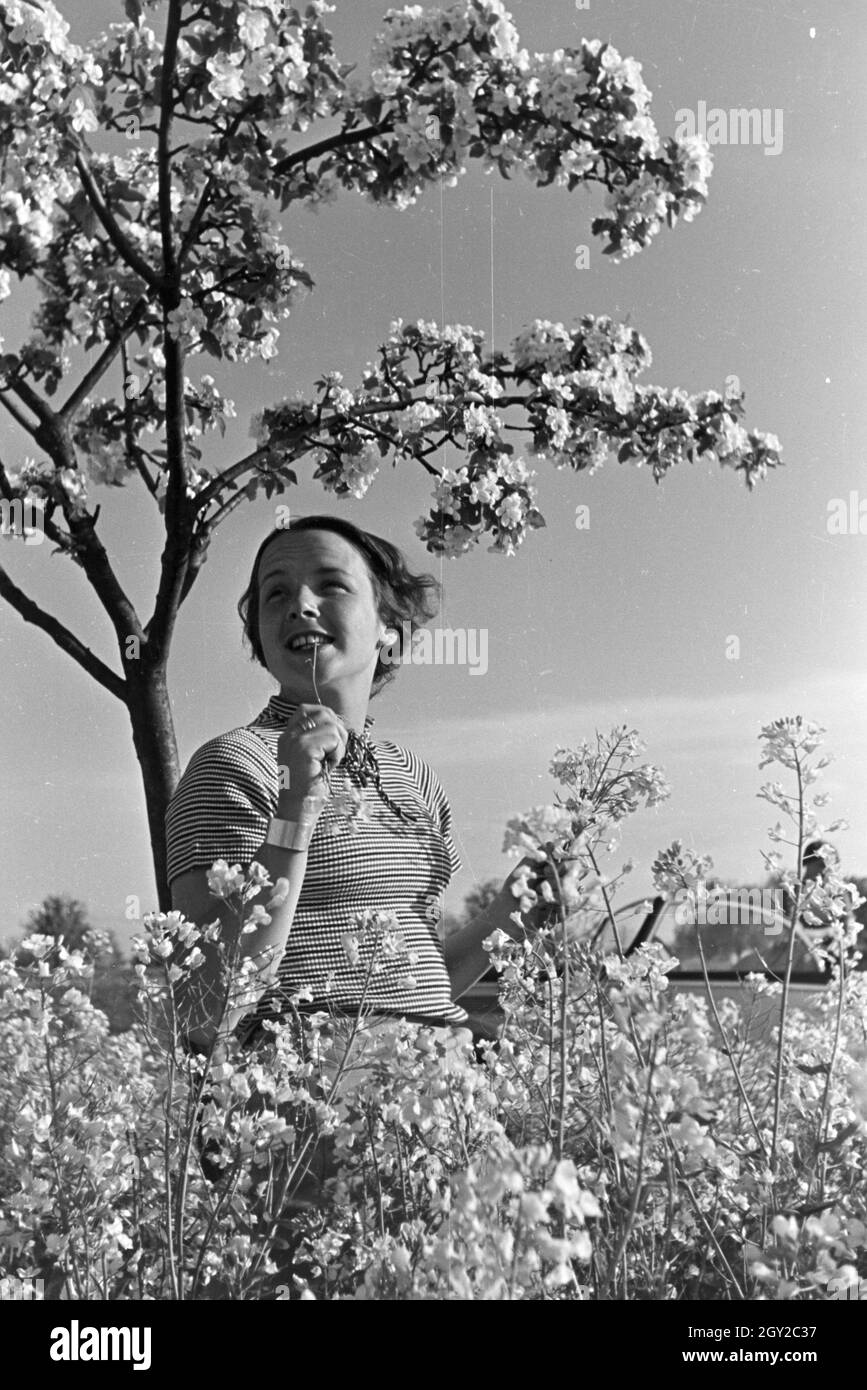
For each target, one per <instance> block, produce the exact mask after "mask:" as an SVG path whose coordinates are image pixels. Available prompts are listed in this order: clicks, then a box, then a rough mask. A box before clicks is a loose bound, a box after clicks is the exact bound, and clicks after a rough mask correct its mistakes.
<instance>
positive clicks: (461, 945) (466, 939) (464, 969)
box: [443, 858, 559, 1000]
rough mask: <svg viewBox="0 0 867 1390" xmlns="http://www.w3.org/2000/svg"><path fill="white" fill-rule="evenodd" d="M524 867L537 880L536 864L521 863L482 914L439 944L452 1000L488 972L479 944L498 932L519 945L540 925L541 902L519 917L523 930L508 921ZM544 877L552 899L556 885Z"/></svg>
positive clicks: (486, 954) (488, 963)
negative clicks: (450, 987)
mask: <svg viewBox="0 0 867 1390" xmlns="http://www.w3.org/2000/svg"><path fill="white" fill-rule="evenodd" d="M527 866H530V867H531V868H532V869H534V870H535V871H536V873H537V876H539V877H541V874H540V873H539V865H538V864H536V863H534V861H533V860H531V859H529V858H528V859H522V860H521V863H520V864H518V866H517V867H516V868H515V869H514V870H513V871H512V873H510V874H509V877H508V878H507V879H506V881H505V883H504V884H503V886H502V888H501V889H500V891H499V893H498V894H497V896H496V898H494V900H493V902H491V903H490V904H489V905H488V907H486V908H485V909H484V911H483V912H480V913H478V915H477V916H475V917H474V918H473V920H472V922H470V923H469V925H468V926H466V927H462V928H461V929H460V931H456V932H452V934H451V935H450V936H447V937H446V939H445V941H444V943H443V955H444V957H445V963H446V969H447V970H448V972H449V979H450V980H451V985H452V998H453V999H455V1000H458V999H460V997H461V995H462V994H466V992H467V990H468V989H472V987H473V985H474V984H476V983H477V981H478V980H480V979H481V978H482V976H483V975H487V973H488V971H489V970H490V968H491V957H490V954H489V952H488V951H486V950H485V949H484V947H483V946H482V942H483V941H485V940H486V939H487V937H489V936H490V935H491V934H492V933H493V932H495V931H496V930H497V929H498V928H499V930H500V931H503V932H505V933H506V935H507V936H510V937H511V938H512V940H513V941H523V940H524V938H525V936H528V935H531V934H533V932H535V931H537V930H538V929H539V927H540V926H541V925H542V921H541V918H542V916H543V915H544V913H545V912H546V910H547V905H546V904H544V903H542V902H539V903H537V904H536V906H534V907H533V908H531V910H530V911H529V912H525V913H522V917H523V920H524V922H525V923H526V929H525V928H523V927H519V926H518V924H517V923H516V922H513V921H512V916H511V914H512V913H513V912H517V911H518V905H519V898H517V897H516V896H515V894H514V893H513V892H512V885H513V883H514V882H515V880H516V879H517V878H518V877H519V875H520V874H521V873H522V870H524V869H525V868H526V867H527ZM544 877H545V879H546V880H547V882H548V883H549V884H550V885H551V888H552V891H553V893H554V895H555V897H556V896H557V894H558V887H559V885H558V884H557V882H556V876H555V875H554V874H553V871H552V870H550V869H547V868H546V872H545V875H544Z"/></svg>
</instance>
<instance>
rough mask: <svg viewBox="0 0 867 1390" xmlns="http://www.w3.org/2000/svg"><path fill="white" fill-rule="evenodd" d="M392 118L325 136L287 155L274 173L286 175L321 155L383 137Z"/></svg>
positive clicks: (276, 166) (276, 165)
mask: <svg viewBox="0 0 867 1390" xmlns="http://www.w3.org/2000/svg"><path fill="white" fill-rule="evenodd" d="M392 120H393V118H389V119H388V120H387V121H383V123H382V125H378V126H376V125H368V126H363V127H362V128H361V129H360V130H343V131H341V133H340V134H339V135H329V136H326V138H325V139H324V140H318V141H317V142H316V144H314V145H308V146H307V147H306V149H303V150H298V151H297V153H296V154H287V155H286V157H285V158H284V159H281V160H280V162H279V163H278V164H275V165H274V173H275V174H277V175H278V176H280V175H282V174H288V172H289V170H290V169H292V168H294V167H295V165H296V164H306V163H307V161H308V160H310V159H317V158H318V157H319V155H321V154H330V152H331V151H332V150H340V149H345V148H346V147H347V146H348V145H358V144H361V143H362V142H363V141H365V140H370V139H371V137H372V136H374V135H385V134H387V132H388V131H389V130H390V129H391V126H392Z"/></svg>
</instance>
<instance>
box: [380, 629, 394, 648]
mask: <svg viewBox="0 0 867 1390" xmlns="http://www.w3.org/2000/svg"><path fill="white" fill-rule="evenodd" d="M397 639H398V633H396V632H395V630H394V628H393V627H385V628H383V629H382V635H381V637H380V639H379V645H380V646H381V647H390V646H391V644H392V642H396V641H397Z"/></svg>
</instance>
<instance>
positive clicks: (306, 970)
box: [166, 516, 534, 1047]
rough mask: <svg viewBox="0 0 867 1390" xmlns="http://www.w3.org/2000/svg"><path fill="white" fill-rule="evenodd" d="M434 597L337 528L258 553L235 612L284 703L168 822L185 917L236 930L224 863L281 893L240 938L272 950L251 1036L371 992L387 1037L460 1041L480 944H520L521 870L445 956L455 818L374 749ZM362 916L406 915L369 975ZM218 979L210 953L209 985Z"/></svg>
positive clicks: (361, 539)
mask: <svg viewBox="0 0 867 1390" xmlns="http://www.w3.org/2000/svg"><path fill="white" fill-rule="evenodd" d="M437 589H438V585H437V584H436V581H435V580H434V579H433V578H432V576H430V575H416V574H412V573H411V572H410V571H409V569H408V568H407V565H406V562H405V560H404V557H403V556H402V555H401V553H400V551H398V550H397V549H396V548H395V547H394V546H393V545H391V544H390V543H389V542H387V541H384V540H381V539H380V538H379V537H377V536H373V535H370V534H368V533H367V532H364V531H361V530H359V529H358V528H357V527H355V526H353V525H352V524H351V523H350V522H348V521H344V520H342V519H338V518H334V517H328V516H312V517H306V518H302V519H298V520H295V521H293V522H292V523H291V524H290V525H289V526H288V527H286V528H284V529H281V530H276V531H274V532H272V534H271V535H269V536H268V537H267V538H266V539H265V541H264V542H263V543H262V545H261V546H260V547H259V551H258V553H257V555H256V557H255V560H254V562H253V571H252V575H251V578H250V583H249V585H248V587H247V590H246V592H245V593H244V595H243V597H242V599H241V602H240V604H239V611H240V614H241V617H242V620H243V623H244V631H245V635H246V637H247V639H248V641H249V643H250V646H251V647H252V651H253V655H254V657H255V658H256V659H257V660H258V661H259V662H260V664H261V665H263V666H264V667H265V668H266V669H267V670H268V671H269V673H270V674H271V675H272V676H273V678H274V680H275V681H276V682H277V684H278V686H279V691H278V692H277V693H276V694H275V695H274V696H273V698H272V699H271V700H270V701H269V703H268V705H267V706H266V708H265V709H264V710H263V711H262V712H261V714H259V715H258V716H257V717H256V718H255V719H254V720H252V722H251V723H250V724H247V725H246V726H244V727H241V728H237V729H233V730H232V731H231V732H229V733H226V734H222V735H221V736H220V737H218V738H214V739H211V740H210V742H208V743H206V744H205V745H204V746H203V747H202V748H200V749H199V750H198V752H197V753H196V754H195V755H194V757H193V758H192V760H191V762H190V764H189V766H188V768H187V770H186V772H185V773H184V775H183V777H182V778H181V781H180V783H179V785H178V788H177V791H176V793H175V795H174V797H173V799H172V802H171V805H170V807H169V810H168V814H167V821H166V825H167V835H168V860H169V878H170V881H171V888H172V900H173V905H174V907H175V908H176V909H178V910H180V911H181V912H183V913H184V914H185V915H186V916H187V917H188V918H190V919H191V920H192V921H195V922H196V923H198V924H200V925H201V924H204V923H207V922H211V921H213V920H214V918H215V917H216V916H217V915H218V913H219V915H220V916H221V919H222V920H223V923H224V928H223V929H224V932H231V931H233V930H234V931H235V932H237V929H238V928H237V922H236V921H235V919H234V918H233V917H232V916H231V915H230V914H229V913H228V912H227V910H226V905H225V903H223V902H221V901H220V900H218V899H216V898H215V897H213V896H212V895H211V893H210V891H209V888H208V879H207V870H208V869H209V868H210V867H211V865H212V863H213V862H214V861H215V860H216V859H226V860H228V862H229V864H230V865H231V864H234V863H240V864H242V865H244V866H245V867H246V866H247V865H249V864H250V863H251V862H252V861H254V860H256V861H258V862H259V863H260V864H262V865H263V866H264V867H265V869H266V870H267V871H268V874H269V877H270V879H271V882H272V884H273V885H275V887H271V888H266V889H264V890H263V891H262V892H261V893H260V895H259V898H258V899H256V900H254V901H256V902H260V903H261V905H262V906H263V907H264V908H265V909H266V911H267V912H268V914H269V915H270V919H271V920H270V922H269V923H268V924H267V925H264V926H260V927H259V928H258V930H257V931H256V932H254V933H251V934H248V935H245V936H244V937H243V938H242V950H243V952H244V953H245V954H246V955H249V956H252V957H254V958H255V959H256V960H257V961H258V959H259V958H260V956H261V953H263V952H267V950H268V948H275V951H274V952H272V955H274V956H275V959H274V960H273V961H272V962H271V964H270V965H268V966H267V967H265V968H262V969H261V973H260V978H259V986H260V988H259V991H258V992H259V1004H258V1006H257V1008H256V1010H255V1013H254V1014H251V1013H249V1012H248V1013H247V1014H246V1017H245V1020H244V1027H246V1028H249V1029H251V1030H252V1029H254V1028H255V1026H256V1023H257V1021H258V1020H261V1019H262V1018H265V1017H280V1016H281V1015H282V1014H283V1012H284V1009H285V1008H286V1004H287V1001H288V1000H289V999H290V998H293V997H297V996H298V994H299V993H300V992H302V991H305V992H306V993H307V995H308V996H309V997H308V999H307V1001H306V1002H304V1003H303V1004H302V1007H304V1008H309V1009H324V1010H326V1011H327V1012H329V1013H336V1014H350V1015H351V1014H352V1013H357V1012H358V1009H359V1005H360V1004H361V1003H362V996H363V995H364V1005H363V1007H364V1012H365V1014H373V1015H375V1016H376V1017H375V1021H377V1022H379V1023H380V1024H388V1023H389V1022H392V1023H393V1022H394V1021H396V1020H399V1019H407V1020H409V1021H411V1022H417V1023H421V1024H425V1025H428V1026H430V1027H432V1028H434V1029H437V1030H439V1031H440V1033H441V1035H442V1036H443V1037H444V1038H449V1037H451V1038H455V1039H457V1040H458V1041H460V1042H464V1041H466V1040H468V1038H469V1034H468V1033H467V1032H466V1029H465V1027H463V1025H465V1023H466V1018H467V1016H466V1013H465V1012H464V1010H463V1009H462V1008H461V1005H460V997H461V995H462V994H463V993H464V992H465V991H466V990H467V989H469V988H470V986H471V985H473V984H474V983H475V982H476V981H477V980H478V979H479V978H480V977H481V976H482V975H483V974H485V973H486V971H487V969H488V967H489V961H488V956H487V953H486V952H485V951H484V949H483V948H482V941H483V940H484V939H485V938H486V937H487V936H489V935H490V934H491V932H492V931H494V930H495V929H496V928H497V927H499V928H501V929H502V930H503V931H505V932H507V933H508V934H509V935H510V936H513V937H519V936H521V935H522V930H521V928H520V927H519V926H517V925H516V923H515V922H514V921H513V920H512V917H511V914H512V913H514V912H515V910H516V908H517V906H518V903H517V901H516V897H515V895H514V893H513V891H512V885H513V882H514V880H515V877H516V875H517V873H518V872H519V869H520V866H519V869H516V870H515V871H514V873H513V874H511V875H510V876H509V878H508V879H507V880H506V882H505V884H504V885H503V888H502V889H501V891H500V894H499V896H498V897H497V898H496V899H495V900H494V902H493V903H492V904H491V905H490V906H489V907H488V908H487V909H486V910H485V912H484V913H482V914H480V915H479V916H478V917H477V918H476V919H475V920H474V921H473V922H472V923H470V924H469V925H468V926H466V927H464V928H463V929H462V930H460V931H458V932H457V933H455V934H454V935H452V936H450V937H449V938H448V939H447V940H446V941H445V942H444V943H442V942H441V941H440V939H439V936H438V932H437V925H436V922H437V916H438V903H439V900H440V898H441V895H442V892H443V890H444V889H445V887H446V886H447V884H448V882H449V879H450V878H451V876H452V874H453V872H454V871H455V870H457V869H458V868H459V867H460V859H459V857H458V854H457V851H456V849H455V846H454V843H453V840H452V829H451V811H450V807H449V803H448V801H447V799H446V796H445V794H444V792H443V789H442V787H441V786H440V783H439V780H438V779H437V777H436V775H435V773H434V772H433V771H432V770H431V768H430V767H428V765H427V764H426V763H425V762H423V761H422V759H421V758H419V757H418V756H416V754H414V753H413V752H411V751H410V750H409V749H405V748H401V747H398V745H396V744H394V743H392V742H389V741H388V740H385V739H374V737H373V734H372V725H373V720H372V719H371V718H370V717H369V716H368V713H367V709H368V703H369V701H370V699H371V696H372V695H375V694H376V693H377V692H378V691H379V690H380V689H381V688H382V686H383V685H384V684H385V683H386V681H387V680H389V679H390V678H392V677H393V675H394V673H395V672H394V664H393V663H396V662H397V661H398V660H399V652H400V646H401V634H404V635H405V634H406V633H407V632H412V631H414V630H415V628H416V627H417V626H420V625H421V624H423V623H424V622H426V621H428V620H429V619H430V618H431V617H432V616H433V612H434V611H435V601H436V593H437ZM406 625H408V626H406ZM388 648H393V649H394V656H393V660H389V652H388V651H387V649H388ZM364 911H370V912H392V913H394V914H395V916H396V918H397V921H398V924H399V927H400V930H401V935H402V938H403V946H402V948H401V949H400V950H393V951H392V952H391V953H390V954H388V953H386V954H383V955H382V958H381V959H380V961H379V962H378V963H379V966H380V969H379V970H378V972H377V973H374V974H370V975H369V978H368V974H369V972H368V971H367V970H366V969H365V965H366V957H365V950H370V949H372V944H371V943H370V942H365V940H364V939H363V938H359V941H358V947H357V950H356V952H355V953H354V954H353V949H352V944H351V943H350V944H349V947H348V948H347V941H346V934H347V933H351V932H352V931H353V928H354V919H355V916H356V914H358V913H359V912H364ZM528 925H530V926H533V925H534V922H533V920H532V914H531V917H530V920H529V922H528ZM216 968H217V961H216V958H215V953H213V952H212V954H211V955H210V956H208V957H207V961H206V964H205V965H204V966H203V967H202V970H201V971H200V972H198V973H199V975H200V977H202V983H203V984H205V985H208V984H210V983H211V982H215V975H216ZM209 972H210V974H209ZM201 994H202V1002H200V1003H199V1005H198V1007H197V1009H196V1011H195V1012H194V1014H193V1016H192V1018H191V1023H190V1033H189V1037H190V1042H191V1044H192V1045H194V1046H197V1047H206V1046H207V1044H208V1043H209V1042H210V1040H211V1039H212V1038H213V1037H214V1034H215V1032H216V1031H217V1030H218V1029H219V1028H220V1027H221V1025H225V1024H226V1023H228V1026H234V1025H235V1024H237V1022H238V1019H237V1018H234V1019H229V1020H224V1019H221V1018H220V1017H218V1016H217V1014H216V1012H215V1011H214V1008H213V1006H212V1005H209V1004H208V1002H207V1000H208V997H211V998H215V997H216V991H210V990H209V989H205V990H203V991H201ZM191 1007H192V1005H191Z"/></svg>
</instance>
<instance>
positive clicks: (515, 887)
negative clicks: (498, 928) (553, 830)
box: [500, 855, 561, 932]
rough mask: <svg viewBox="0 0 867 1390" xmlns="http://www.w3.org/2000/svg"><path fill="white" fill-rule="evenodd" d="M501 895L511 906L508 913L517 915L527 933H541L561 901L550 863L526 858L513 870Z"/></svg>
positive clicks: (555, 876) (558, 884)
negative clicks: (516, 913) (518, 913)
mask: <svg viewBox="0 0 867 1390" xmlns="http://www.w3.org/2000/svg"><path fill="white" fill-rule="evenodd" d="M500 893H501V896H502V897H503V898H505V899H506V902H507V903H508V904H510V905H509V907H508V911H509V913H510V914H511V913H512V912H520V914H521V920H522V923H523V926H524V928H525V930H526V931H528V932H537V931H541V929H542V928H543V927H544V926H545V925H546V924H547V923H548V922H549V921H550V918H551V914H552V913H553V912H556V910H557V907H558V904H559V903H560V900H561V895H560V883H559V880H558V878H557V874H556V872H555V870H554V869H553V867H552V865H551V863H550V862H549V861H548V860H545V861H544V862H541V861H539V860H538V859H533V858H531V857H530V856H529V855H525V857H524V858H523V859H522V860H521V862H520V863H519V864H518V865H517V866H516V867H515V868H514V869H513V870H512V872H511V873H510V874H509V876H508V878H507V879H506V881H505V883H504V884H503V887H502V889H501V890H500ZM516 925H517V924H516Z"/></svg>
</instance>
